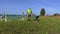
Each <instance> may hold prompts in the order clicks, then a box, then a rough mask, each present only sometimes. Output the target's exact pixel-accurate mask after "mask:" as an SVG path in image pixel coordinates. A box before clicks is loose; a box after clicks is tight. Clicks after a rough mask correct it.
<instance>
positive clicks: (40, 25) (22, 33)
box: [0, 16, 60, 34]
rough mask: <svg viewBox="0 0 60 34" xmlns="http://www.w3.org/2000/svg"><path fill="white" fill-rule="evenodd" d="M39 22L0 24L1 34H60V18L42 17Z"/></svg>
mask: <svg viewBox="0 0 60 34" xmlns="http://www.w3.org/2000/svg"><path fill="white" fill-rule="evenodd" d="M39 20H40V21H39V22H37V21H33V19H32V20H31V21H26V20H24V21H22V20H20V21H18V20H16V21H8V22H0V34H60V18H55V17H49V18H48V19H47V18H46V17H43V16H40V18H39Z"/></svg>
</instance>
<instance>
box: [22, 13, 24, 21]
mask: <svg viewBox="0 0 60 34" xmlns="http://www.w3.org/2000/svg"><path fill="white" fill-rule="evenodd" d="M22 20H24V12H22Z"/></svg>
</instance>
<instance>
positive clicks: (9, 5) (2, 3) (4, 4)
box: [0, 0, 60, 15]
mask: <svg viewBox="0 0 60 34" xmlns="http://www.w3.org/2000/svg"><path fill="white" fill-rule="evenodd" d="M28 8H31V9H32V12H33V13H34V14H37V15H39V14H40V11H41V9H42V8H45V11H46V14H49V15H53V14H54V13H59V14H60V0H0V14H2V13H3V12H6V13H7V14H17V15H20V14H22V12H24V13H25V14H26V12H27V9H28Z"/></svg>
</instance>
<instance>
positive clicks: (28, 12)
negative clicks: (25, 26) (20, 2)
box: [27, 8, 32, 21]
mask: <svg viewBox="0 0 60 34" xmlns="http://www.w3.org/2000/svg"><path fill="white" fill-rule="evenodd" d="M31 14H32V10H31V8H29V9H28V10H27V16H28V21H30V17H31Z"/></svg>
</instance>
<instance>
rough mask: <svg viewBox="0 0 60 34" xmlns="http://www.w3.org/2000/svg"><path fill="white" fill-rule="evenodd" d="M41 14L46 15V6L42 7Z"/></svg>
mask: <svg viewBox="0 0 60 34" xmlns="http://www.w3.org/2000/svg"><path fill="white" fill-rule="evenodd" d="M40 15H41V16H44V15H45V9H44V8H42V9H41V12H40Z"/></svg>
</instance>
